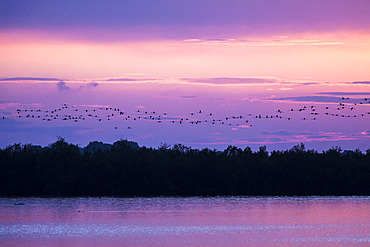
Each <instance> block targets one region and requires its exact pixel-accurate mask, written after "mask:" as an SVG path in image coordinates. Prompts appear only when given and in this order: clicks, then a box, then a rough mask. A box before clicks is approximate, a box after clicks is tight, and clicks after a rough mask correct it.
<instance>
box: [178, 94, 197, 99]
mask: <svg viewBox="0 0 370 247" xmlns="http://www.w3.org/2000/svg"><path fill="white" fill-rule="evenodd" d="M196 97H197V96H192V95H189V96H188V95H184V96H181V98H182V99H195V98H196Z"/></svg>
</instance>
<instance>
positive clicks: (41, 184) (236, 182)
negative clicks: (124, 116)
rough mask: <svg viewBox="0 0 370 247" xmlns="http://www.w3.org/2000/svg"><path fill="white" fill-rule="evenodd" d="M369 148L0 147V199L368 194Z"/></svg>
mask: <svg viewBox="0 0 370 247" xmlns="http://www.w3.org/2000/svg"><path fill="white" fill-rule="evenodd" d="M369 189H370V149H369V150H367V152H366V153H362V152H361V151H360V150H355V151H344V152H343V151H342V150H341V149H340V148H338V147H336V148H331V149H329V150H328V151H324V152H322V153H319V152H317V151H314V150H306V149H305V147H304V145H303V144H300V145H297V146H294V147H293V148H291V149H289V150H286V151H272V152H271V153H268V152H267V151H266V147H265V146H263V147H260V148H259V150H258V151H256V152H252V150H251V148H249V147H247V148H245V149H240V148H237V147H235V146H229V147H228V148H227V149H225V150H224V151H216V150H210V149H202V150H197V149H191V148H190V147H187V146H184V145H181V144H176V145H174V146H173V147H172V148H171V147H170V146H169V145H166V144H163V145H161V146H160V147H159V148H158V149H153V148H146V147H139V145H138V144H137V143H135V142H130V141H127V140H120V141H117V142H115V143H114V144H113V145H109V144H103V143H101V142H91V143H90V144H89V145H88V146H86V147H85V148H80V147H78V146H76V145H73V144H69V143H67V142H66V141H65V140H64V139H63V138H59V139H58V141H56V142H55V143H53V144H51V145H49V146H48V147H41V146H34V145H31V144H27V145H21V144H14V145H12V146H8V147H6V148H4V149H0V196H122V197H128V196H215V195H270V196H275V195H276V196H278V195H279V196H280V195H369V194H370V193H369Z"/></svg>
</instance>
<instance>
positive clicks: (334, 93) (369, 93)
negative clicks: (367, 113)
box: [316, 92, 370, 96]
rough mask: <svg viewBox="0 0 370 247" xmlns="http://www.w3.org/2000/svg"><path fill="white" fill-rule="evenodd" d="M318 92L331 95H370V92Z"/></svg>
mask: <svg viewBox="0 0 370 247" xmlns="http://www.w3.org/2000/svg"><path fill="white" fill-rule="evenodd" d="M316 94H329V95H339V96H342V95H370V92H321V93H316Z"/></svg>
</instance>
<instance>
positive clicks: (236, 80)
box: [181, 77, 278, 85]
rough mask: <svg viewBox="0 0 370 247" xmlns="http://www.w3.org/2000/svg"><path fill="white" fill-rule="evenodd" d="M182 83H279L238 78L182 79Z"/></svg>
mask: <svg viewBox="0 0 370 247" xmlns="http://www.w3.org/2000/svg"><path fill="white" fill-rule="evenodd" d="M181 80H182V81H185V82H190V83H205V84H215V85H227V84H261V83H277V82H278V80H276V79H265V78H238V77H220V78H182V79H181Z"/></svg>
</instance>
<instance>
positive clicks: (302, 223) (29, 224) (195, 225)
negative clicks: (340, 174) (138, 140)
mask: <svg viewBox="0 0 370 247" xmlns="http://www.w3.org/2000/svg"><path fill="white" fill-rule="evenodd" d="M19 202H23V203H25V205H14V204H16V203H19ZM149 245H150V246H369V245H370V197H213V198H0V246H149Z"/></svg>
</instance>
